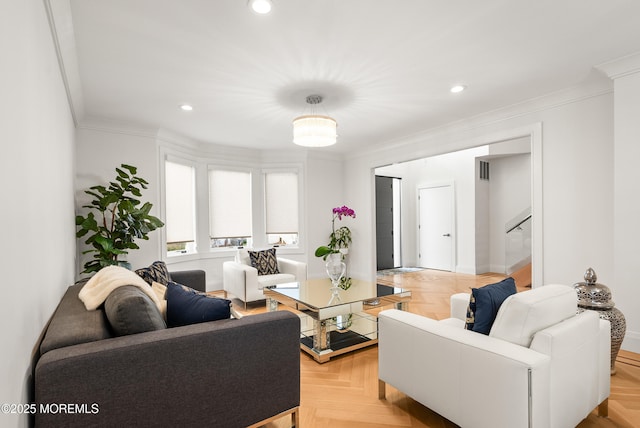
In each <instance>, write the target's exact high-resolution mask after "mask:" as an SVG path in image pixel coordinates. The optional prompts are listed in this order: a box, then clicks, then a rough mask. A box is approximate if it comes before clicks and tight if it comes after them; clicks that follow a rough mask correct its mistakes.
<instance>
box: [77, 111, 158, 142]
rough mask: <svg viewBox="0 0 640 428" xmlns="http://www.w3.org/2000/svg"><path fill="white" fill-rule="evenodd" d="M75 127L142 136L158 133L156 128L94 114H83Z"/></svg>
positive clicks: (153, 136) (150, 136) (153, 135)
mask: <svg viewBox="0 0 640 428" xmlns="http://www.w3.org/2000/svg"><path fill="white" fill-rule="evenodd" d="M76 129H78V130H89V131H99V132H110V133H112V134H123V135H131V136H136V137H144V138H156V135H157V133H158V130H157V129H156V128H152V127H145V126H141V125H138V124H134V123H130V122H125V121H120V120H115V119H107V118H103V117H96V116H85V117H84V119H83V120H82V121H80V123H78V124H77V125H76Z"/></svg>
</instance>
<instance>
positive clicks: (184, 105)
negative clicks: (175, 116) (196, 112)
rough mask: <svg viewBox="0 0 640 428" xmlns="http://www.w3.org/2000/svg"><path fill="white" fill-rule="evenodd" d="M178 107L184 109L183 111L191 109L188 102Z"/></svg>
mask: <svg viewBox="0 0 640 428" xmlns="http://www.w3.org/2000/svg"><path fill="white" fill-rule="evenodd" d="M180 108H181V109H182V110H184V111H191V110H193V106H190V105H189V104H182V105H181V106H180Z"/></svg>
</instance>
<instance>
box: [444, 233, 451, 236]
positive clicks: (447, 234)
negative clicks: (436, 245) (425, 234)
mask: <svg viewBox="0 0 640 428" xmlns="http://www.w3.org/2000/svg"><path fill="white" fill-rule="evenodd" d="M442 236H451V234H450V233H445V234H444V235H442Z"/></svg>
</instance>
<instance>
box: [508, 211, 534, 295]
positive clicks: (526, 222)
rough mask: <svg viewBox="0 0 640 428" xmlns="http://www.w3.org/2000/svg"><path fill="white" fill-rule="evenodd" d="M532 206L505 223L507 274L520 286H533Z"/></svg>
mask: <svg viewBox="0 0 640 428" xmlns="http://www.w3.org/2000/svg"><path fill="white" fill-rule="evenodd" d="M531 223H532V221H531V207H529V208H527V209H526V210H524V211H523V212H521V213H520V214H518V215H517V216H515V217H514V218H513V219H511V220H509V221H508V222H507V223H506V224H505V232H506V237H505V239H506V241H505V266H506V269H505V270H506V272H505V273H506V274H507V275H510V276H512V277H513V279H514V280H515V281H516V285H517V286H518V287H530V286H531Z"/></svg>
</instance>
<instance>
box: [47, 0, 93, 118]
mask: <svg viewBox="0 0 640 428" xmlns="http://www.w3.org/2000/svg"><path fill="white" fill-rule="evenodd" d="M44 7H45V11H46V14H47V20H48V21H49V29H50V30H51V37H52V39H53V46H54V48H55V51H56V57H57V59H58V67H59V68H60V75H61V77H62V82H63V84H64V88H65V91H66V93H67V101H68V103H69V110H70V111H71V116H72V118H73V123H74V125H75V126H76V127H77V126H78V125H79V124H80V123H81V122H82V120H83V119H84V97H83V95H82V84H81V80H80V70H79V68H78V57H77V55H76V39H75V33H74V29H73V20H72V15H71V2H70V0H44Z"/></svg>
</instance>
